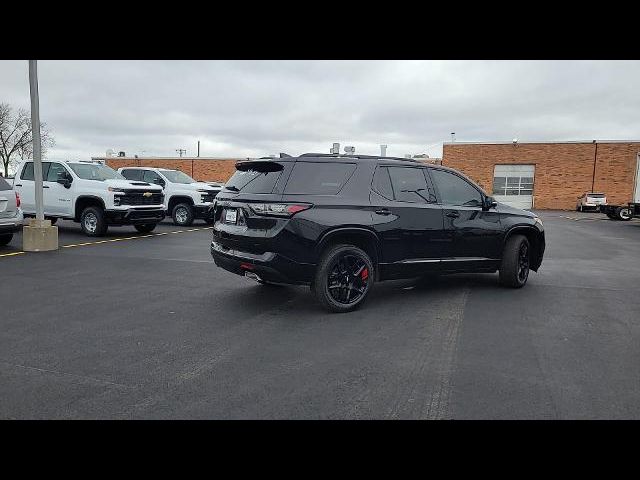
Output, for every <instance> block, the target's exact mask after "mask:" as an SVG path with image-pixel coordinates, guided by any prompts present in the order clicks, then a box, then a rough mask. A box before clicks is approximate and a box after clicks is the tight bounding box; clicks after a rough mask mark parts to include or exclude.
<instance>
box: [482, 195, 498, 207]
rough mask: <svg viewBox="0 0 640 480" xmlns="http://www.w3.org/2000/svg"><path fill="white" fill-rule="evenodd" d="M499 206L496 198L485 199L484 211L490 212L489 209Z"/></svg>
mask: <svg viewBox="0 0 640 480" xmlns="http://www.w3.org/2000/svg"><path fill="white" fill-rule="evenodd" d="M497 206H498V202H496V199H495V198H493V197H484V205H483V210H489V209H491V208H494V207H497Z"/></svg>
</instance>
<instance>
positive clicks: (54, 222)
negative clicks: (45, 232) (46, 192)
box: [48, 218, 58, 225]
mask: <svg viewBox="0 0 640 480" xmlns="http://www.w3.org/2000/svg"><path fill="white" fill-rule="evenodd" d="M48 220H50V221H51V225H55V224H56V223H57V222H58V219H57V218H49V219H48Z"/></svg>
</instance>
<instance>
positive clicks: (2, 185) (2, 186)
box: [0, 177, 11, 190]
mask: <svg viewBox="0 0 640 480" xmlns="http://www.w3.org/2000/svg"><path fill="white" fill-rule="evenodd" d="M0 190H11V185H9V184H8V183H7V181H6V180H5V179H4V178H2V177H0Z"/></svg>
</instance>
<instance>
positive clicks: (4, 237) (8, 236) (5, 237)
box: [0, 233, 13, 247]
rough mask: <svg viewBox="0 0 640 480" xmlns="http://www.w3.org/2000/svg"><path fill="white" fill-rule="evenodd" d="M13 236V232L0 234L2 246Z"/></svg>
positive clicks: (0, 245) (0, 244)
mask: <svg viewBox="0 0 640 480" xmlns="http://www.w3.org/2000/svg"><path fill="white" fill-rule="evenodd" d="M12 238H13V233H5V234H4V235H0V247H4V246H5V245H8V244H9V242H10V241H11V239H12Z"/></svg>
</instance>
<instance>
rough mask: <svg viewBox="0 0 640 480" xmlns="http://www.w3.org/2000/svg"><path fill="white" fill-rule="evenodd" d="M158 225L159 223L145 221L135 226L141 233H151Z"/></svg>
mask: <svg viewBox="0 0 640 480" xmlns="http://www.w3.org/2000/svg"><path fill="white" fill-rule="evenodd" d="M157 225H158V224H157V223H145V224H143V225H134V226H133V228H135V229H136V230H137V231H139V232H140V233H149V232H153V230H155V228H156V226H157Z"/></svg>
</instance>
